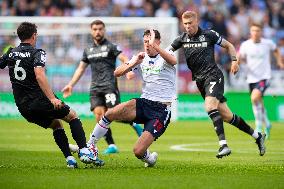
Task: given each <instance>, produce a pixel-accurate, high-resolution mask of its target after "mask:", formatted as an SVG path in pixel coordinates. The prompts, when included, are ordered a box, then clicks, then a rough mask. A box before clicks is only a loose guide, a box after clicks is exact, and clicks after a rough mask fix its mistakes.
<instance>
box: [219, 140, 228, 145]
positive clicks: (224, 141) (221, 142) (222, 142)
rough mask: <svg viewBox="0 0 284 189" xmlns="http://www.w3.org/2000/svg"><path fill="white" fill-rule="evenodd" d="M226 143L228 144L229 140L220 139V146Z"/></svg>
mask: <svg viewBox="0 0 284 189" xmlns="http://www.w3.org/2000/svg"><path fill="white" fill-rule="evenodd" d="M224 144H227V140H220V141H219V145H220V146H223V145H224Z"/></svg>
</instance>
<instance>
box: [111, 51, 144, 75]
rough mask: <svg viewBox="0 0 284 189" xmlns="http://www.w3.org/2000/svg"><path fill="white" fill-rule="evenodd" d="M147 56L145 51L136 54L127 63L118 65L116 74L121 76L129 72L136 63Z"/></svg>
mask: <svg viewBox="0 0 284 189" xmlns="http://www.w3.org/2000/svg"><path fill="white" fill-rule="evenodd" d="M144 57H145V52H140V53H139V54H138V55H134V56H133V57H132V58H131V60H130V61H129V62H127V63H125V64H122V65H120V66H118V67H117V68H116V69H115V70H114V76H115V77H120V76H123V75H125V74H126V73H128V72H129V71H130V70H131V69H132V68H134V67H135V66H136V65H138V64H140V63H141V62H142V61H143V59H144Z"/></svg>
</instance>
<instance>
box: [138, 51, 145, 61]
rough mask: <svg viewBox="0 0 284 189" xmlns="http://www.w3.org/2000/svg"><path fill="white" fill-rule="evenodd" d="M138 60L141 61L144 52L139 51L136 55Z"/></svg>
mask: <svg viewBox="0 0 284 189" xmlns="http://www.w3.org/2000/svg"><path fill="white" fill-rule="evenodd" d="M137 58H138V60H140V61H142V60H143V59H144V58H145V52H140V53H138V55H137Z"/></svg>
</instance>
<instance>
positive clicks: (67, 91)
mask: <svg viewBox="0 0 284 189" xmlns="http://www.w3.org/2000/svg"><path fill="white" fill-rule="evenodd" d="M72 89H73V87H72V86H71V85H66V86H65V87H64V88H63V89H62V90H61V92H63V98H67V97H68V96H70V95H71V94H72Z"/></svg>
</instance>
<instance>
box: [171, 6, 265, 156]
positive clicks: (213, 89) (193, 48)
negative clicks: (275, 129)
mask: <svg viewBox="0 0 284 189" xmlns="http://www.w3.org/2000/svg"><path fill="white" fill-rule="evenodd" d="M182 23H183V26H184V28H185V30H186V32H184V33H182V34H181V35H180V36H178V37H177V38H176V39H175V40H174V41H173V43H172V44H171V46H170V47H169V48H170V49H172V50H173V51H175V50H178V49H179V48H183V50H184V54H185V58H186V62H187V65H188V68H189V69H190V70H191V72H192V77H193V80H196V84H197V87H198V89H199V91H200V93H201V95H202V97H203V98H204V100H205V110H206V112H207V113H208V116H209V117H210V118H211V120H212V122H213V125H214V128H215V130H216V134H217V135H218V138H219V145H220V149H219V151H218V153H217V155H216V157H217V158H222V157H223V156H228V155H230V154H231V150H230V148H229V147H228V145H227V141H226V138H225V132H224V127H223V122H224V121H225V122H227V123H229V124H231V125H234V126H235V127H237V128H239V129H240V130H242V131H243V132H245V133H247V134H249V135H251V136H252V137H253V138H255V139H256V144H257V145H258V148H259V154H260V155H261V156H263V155H264V153H265V146H264V140H265V134H261V133H259V132H257V131H254V130H253V129H252V128H251V127H250V126H249V125H248V124H247V123H246V122H245V121H244V120H243V119H242V118H241V117H239V116H237V115H236V114H233V113H232V112H231V110H230V109H229V107H228V106H227V103H226V101H227V99H226V98H225V97H224V76H223V73H222V72H221V70H220V69H219V68H218V67H217V65H216V63H215V60H214V45H215V44H217V45H219V46H221V47H223V48H225V49H227V51H228V53H229V54H230V56H231V61H232V66H231V72H232V73H234V74H235V73H236V72H237V71H238V70H239V67H238V64H237V59H236V50H235V48H234V46H233V45H232V44H231V43H230V42H228V41H227V40H225V39H223V38H222V37H221V36H220V35H219V34H218V33H217V32H215V31H214V30H202V29H201V28H200V27H199V21H198V16H197V14H196V13H195V12H193V11H186V12H184V13H183V14H182Z"/></svg>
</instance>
